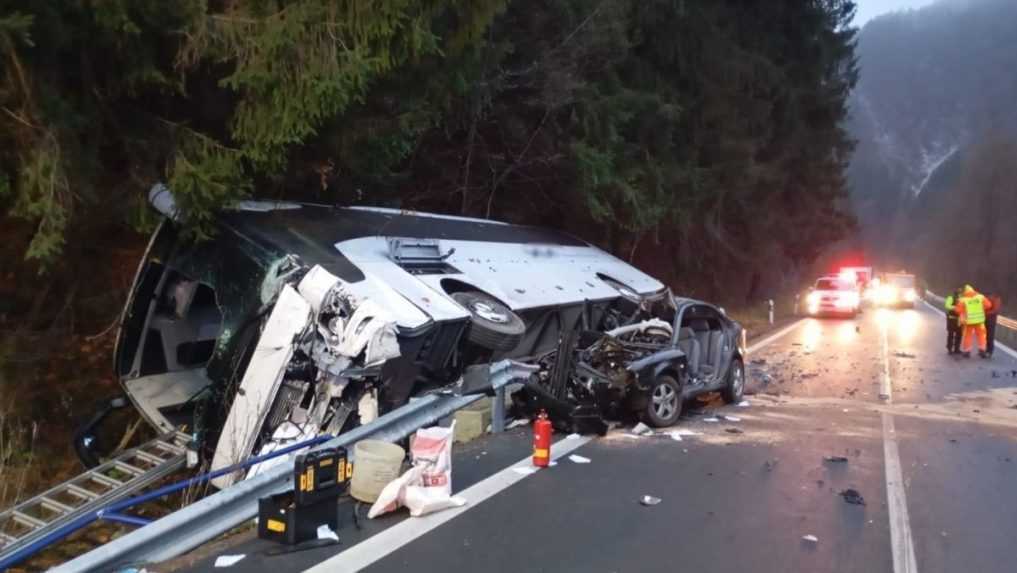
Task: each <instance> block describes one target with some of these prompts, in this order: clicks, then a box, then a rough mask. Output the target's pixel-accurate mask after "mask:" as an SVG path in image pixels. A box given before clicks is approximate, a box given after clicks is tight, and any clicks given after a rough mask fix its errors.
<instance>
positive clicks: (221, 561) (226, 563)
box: [215, 553, 247, 567]
mask: <svg viewBox="0 0 1017 573" xmlns="http://www.w3.org/2000/svg"><path fill="white" fill-rule="evenodd" d="M244 557H247V555H246V554H243V553H241V554H240V555H220V556H218V557H216V558H215V566H216V567H233V566H234V565H236V564H237V563H239V562H240V560H241V559H243V558H244Z"/></svg>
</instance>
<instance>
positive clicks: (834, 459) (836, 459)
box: [823, 456, 848, 464]
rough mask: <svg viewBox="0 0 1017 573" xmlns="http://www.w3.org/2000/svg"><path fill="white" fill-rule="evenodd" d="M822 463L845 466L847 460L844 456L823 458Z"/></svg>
mask: <svg viewBox="0 0 1017 573" xmlns="http://www.w3.org/2000/svg"><path fill="white" fill-rule="evenodd" d="M823 461H824V462H829V463H831V464H846V463H847V461H848V459H847V458H846V457H844V456H823Z"/></svg>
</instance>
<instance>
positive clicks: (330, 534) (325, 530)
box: [318, 523, 339, 541]
mask: <svg viewBox="0 0 1017 573" xmlns="http://www.w3.org/2000/svg"><path fill="white" fill-rule="evenodd" d="M318 539H331V540H332V541H339V536H338V535H336V532H334V531H332V528H331V527H329V526H328V524H327V523H325V524H322V525H319V526H318Z"/></svg>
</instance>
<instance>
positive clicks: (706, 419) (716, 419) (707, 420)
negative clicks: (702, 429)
mask: <svg viewBox="0 0 1017 573" xmlns="http://www.w3.org/2000/svg"><path fill="white" fill-rule="evenodd" d="M703 421H704V422H710V423H716V422H719V421H720V418H712V417H711V418H703Z"/></svg>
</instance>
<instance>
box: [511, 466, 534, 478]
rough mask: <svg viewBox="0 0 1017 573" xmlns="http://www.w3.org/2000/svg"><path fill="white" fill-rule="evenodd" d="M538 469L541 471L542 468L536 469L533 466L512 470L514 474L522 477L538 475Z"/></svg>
mask: <svg viewBox="0 0 1017 573" xmlns="http://www.w3.org/2000/svg"><path fill="white" fill-rule="evenodd" d="M538 469H540V468H535V467H533V466H516V467H514V468H512V471H514V472H516V473H517V474H520V475H524V476H528V475H530V474H534V473H537V470H538Z"/></svg>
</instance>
